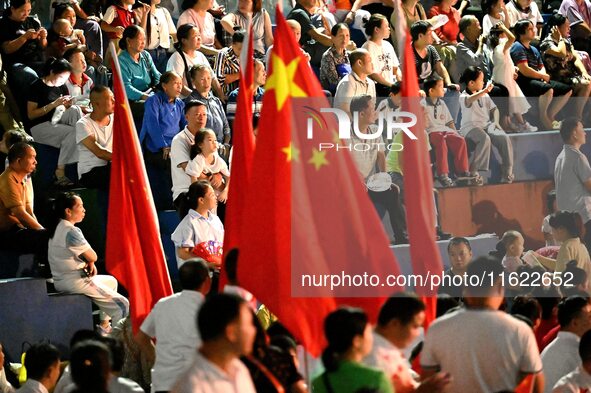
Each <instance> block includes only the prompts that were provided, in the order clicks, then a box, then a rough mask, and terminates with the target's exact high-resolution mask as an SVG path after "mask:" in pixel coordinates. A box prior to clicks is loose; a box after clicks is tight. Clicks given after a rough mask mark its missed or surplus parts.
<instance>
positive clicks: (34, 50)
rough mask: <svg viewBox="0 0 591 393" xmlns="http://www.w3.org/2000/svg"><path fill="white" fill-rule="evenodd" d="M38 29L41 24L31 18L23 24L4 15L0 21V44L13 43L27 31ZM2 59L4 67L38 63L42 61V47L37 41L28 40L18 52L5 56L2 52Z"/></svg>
mask: <svg viewBox="0 0 591 393" xmlns="http://www.w3.org/2000/svg"><path fill="white" fill-rule="evenodd" d="M40 28H41V23H39V21H38V20H37V19H35V18H33V17H32V16H29V17H28V18H27V19H26V20H25V21H24V22H17V21H14V20H12V19H10V18H9V17H8V15H5V16H3V17H2V19H0V43H1V44H4V43H5V42H9V41H14V40H15V39H17V38H19V37H20V36H21V35H23V34H25V33H26V32H27V30H30V29H33V30H39V29H40ZM2 59H3V61H4V64H5V65H12V64H15V63H23V64H26V65H31V64H33V63H39V62H42V61H43V47H42V46H41V43H40V42H39V40H37V39H34V40H28V41H27V42H25V44H24V45H23V46H21V47H20V48H19V50H17V51H16V52H13V53H11V54H7V53H5V52H4V50H2Z"/></svg>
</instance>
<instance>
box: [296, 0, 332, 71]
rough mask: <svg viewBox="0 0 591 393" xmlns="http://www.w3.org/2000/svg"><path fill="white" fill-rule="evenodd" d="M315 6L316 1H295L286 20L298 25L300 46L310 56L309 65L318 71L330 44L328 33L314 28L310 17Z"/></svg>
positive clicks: (316, 27)
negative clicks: (293, 21)
mask: <svg viewBox="0 0 591 393" xmlns="http://www.w3.org/2000/svg"><path fill="white" fill-rule="evenodd" d="M315 6H316V0H296V5H295V7H294V8H293V9H292V10H291V11H290V13H289V14H288V15H287V19H288V20H289V19H293V20H295V21H296V22H298V23H299V24H300V27H301V32H302V35H301V37H300V41H299V43H300V46H301V47H302V48H303V49H304V50H305V51H306V52H308V54H309V55H310V64H311V65H312V66H313V67H315V68H316V69H318V68H319V67H320V63H321V61H322V55H323V54H324V52H326V50H327V49H328V48H329V47H330V46H331V44H332V42H331V40H330V36H329V35H328V31H325V29H323V28H320V27H318V26H314V23H313V21H312V15H313V13H314V7H315Z"/></svg>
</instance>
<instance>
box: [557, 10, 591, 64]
mask: <svg viewBox="0 0 591 393" xmlns="http://www.w3.org/2000/svg"><path fill="white" fill-rule="evenodd" d="M558 13H559V14H560V15H562V16H565V17H567V18H568V21H569V22H570V27H571V39H572V42H573V45H574V46H575V48H576V49H578V50H581V51H585V52H587V53H591V44H590V43H589V37H591V27H590V26H591V2H589V1H588V0H565V1H563V2H562V3H561V4H560V9H559V10H558Z"/></svg>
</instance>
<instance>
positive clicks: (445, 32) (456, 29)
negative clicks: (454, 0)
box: [429, 5, 460, 42]
mask: <svg viewBox="0 0 591 393" xmlns="http://www.w3.org/2000/svg"><path fill="white" fill-rule="evenodd" d="M435 15H447V17H448V18H449V22H447V23H446V24H444V25H443V26H441V27H440V28H438V29H436V30H435V34H437V36H438V37H439V38H440V39H442V40H443V41H451V42H453V41H457V40H458V34H459V33H460V25H459V21H460V11H458V10H456V9H455V8H454V7H451V8H450V10H449V12H443V11H442V10H441V8H440V7H439V6H438V5H434V6H433V7H431V10H430V11H429V18H432V17H434V16H435Z"/></svg>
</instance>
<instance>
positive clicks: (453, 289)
mask: <svg viewBox="0 0 591 393" xmlns="http://www.w3.org/2000/svg"><path fill="white" fill-rule="evenodd" d="M447 256H448V258H449V262H450V264H451V266H450V268H449V269H447V270H445V271H444V272H443V274H444V275H446V276H450V277H451V278H452V280H453V277H455V276H459V277H461V276H463V275H464V274H465V273H466V271H467V270H468V266H469V265H470V263H471V262H472V245H471V244H470V241H469V240H468V239H466V238H465V237H452V238H451V239H450V240H449V242H448V243H447ZM452 280H450V281H452ZM463 290H464V285H459V286H457V285H441V286H440V287H439V293H444V294H447V295H450V296H452V297H454V298H457V299H459V298H461V297H463Z"/></svg>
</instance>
